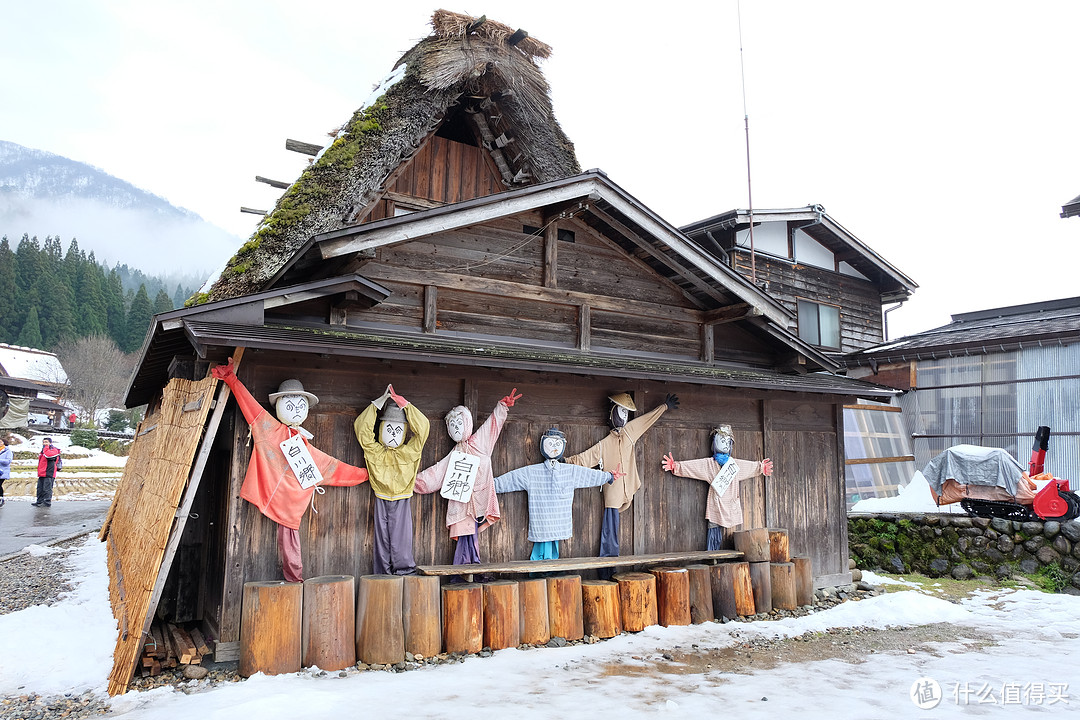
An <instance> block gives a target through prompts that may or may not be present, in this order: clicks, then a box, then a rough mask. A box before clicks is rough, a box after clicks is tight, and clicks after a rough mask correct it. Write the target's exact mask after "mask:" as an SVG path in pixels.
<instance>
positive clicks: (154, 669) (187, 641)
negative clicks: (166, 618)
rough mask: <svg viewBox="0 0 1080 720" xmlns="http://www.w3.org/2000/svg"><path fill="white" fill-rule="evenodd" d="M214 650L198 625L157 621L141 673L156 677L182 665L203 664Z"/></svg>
mask: <svg viewBox="0 0 1080 720" xmlns="http://www.w3.org/2000/svg"><path fill="white" fill-rule="evenodd" d="M210 653H211V650H210V647H209V645H207V643H206V638H205V637H203V634H202V632H201V631H200V630H199V629H198V628H196V627H191V628H184V627H182V626H179V625H173V624H172V623H166V622H155V623H154V624H153V625H151V626H150V632H149V633H147V637H146V640H145V641H144V642H143V648H142V655H141V656H140V658H139V674H140V675H141V676H142V677H147V676H151V677H152V676H155V675H160V674H161V671H162V670H166V669H170V668H175V667H177V666H179V665H199V664H201V663H202V661H203V658H204V657H207V656H208V655H210Z"/></svg>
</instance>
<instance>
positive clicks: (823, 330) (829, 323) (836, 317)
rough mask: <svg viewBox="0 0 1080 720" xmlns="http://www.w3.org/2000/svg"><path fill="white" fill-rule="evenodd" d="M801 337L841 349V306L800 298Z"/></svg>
mask: <svg viewBox="0 0 1080 720" xmlns="http://www.w3.org/2000/svg"><path fill="white" fill-rule="evenodd" d="M799 337H800V338H802V339H803V340H805V341H806V342H808V343H810V344H811V345H817V346H819V347H824V348H832V349H836V350H839V349H840V308H838V307H836V306H834V305H821V304H819V303H815V302H810V301H809V300H799Z"/></svg>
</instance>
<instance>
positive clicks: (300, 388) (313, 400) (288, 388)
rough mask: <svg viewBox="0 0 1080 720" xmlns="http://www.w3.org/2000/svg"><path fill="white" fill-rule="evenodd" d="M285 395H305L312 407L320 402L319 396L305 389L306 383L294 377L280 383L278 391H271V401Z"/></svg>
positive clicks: (275, 400) (274, 401)
mask: <svg viewBox="0 0 1080 720" xmlns="http://www.w3.org/2000/svg"><path fill="white" fill-rule="evenodd" d="M283 395H303V396H304V397H305V398H307V401H308V405H310V406H311V407H315V406H316V405H318V404H319V398H318V397H316V396H315V395H312V394H311V393H309V392H306V391H305V390H304V384H303V383H302V382H300V381H299V380H296V379H294V378H290V379H289V380H284V381H282V383H281V384H280V385H278V389H277V392H274V393H270V402H271V403H276V402H277V401H278V398H279V397H282V396H283Z"/></svg>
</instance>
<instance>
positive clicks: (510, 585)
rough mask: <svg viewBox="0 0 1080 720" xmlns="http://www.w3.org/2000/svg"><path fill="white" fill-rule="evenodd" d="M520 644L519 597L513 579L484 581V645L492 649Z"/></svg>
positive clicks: (516, 585) (515, 582)
mask: <svg viewBox="0 0 1080 720" xmlns="http://www.w3.org/2000/svg"><path fill="white" fill-rule="evenodd" d="M520 644H521V598H520V597H518V584H517V581H515V580H493V581H492V582H488V583H484V647H489V648H491V649H492V650H502V649H503V648H509V647H517V646H518V645H520Z"/></svg>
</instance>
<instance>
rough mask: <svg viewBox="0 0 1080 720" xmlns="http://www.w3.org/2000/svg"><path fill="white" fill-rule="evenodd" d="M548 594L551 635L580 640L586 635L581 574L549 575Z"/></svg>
mask: <svg viewBox="0 0 1080 720" xmlns="http://www.w3.org/2000/svg"><path fill="white" fill-rule="evenodd" d="M547 594H548V622H550V623H551V636H552V637H561V638H565V639H567V640H580V639H581V638H583V637H585V623H584V619H583V617H582V611H581V576H580V575H559V576H556V577H549V578H548V579H547Z"/></svg>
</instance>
